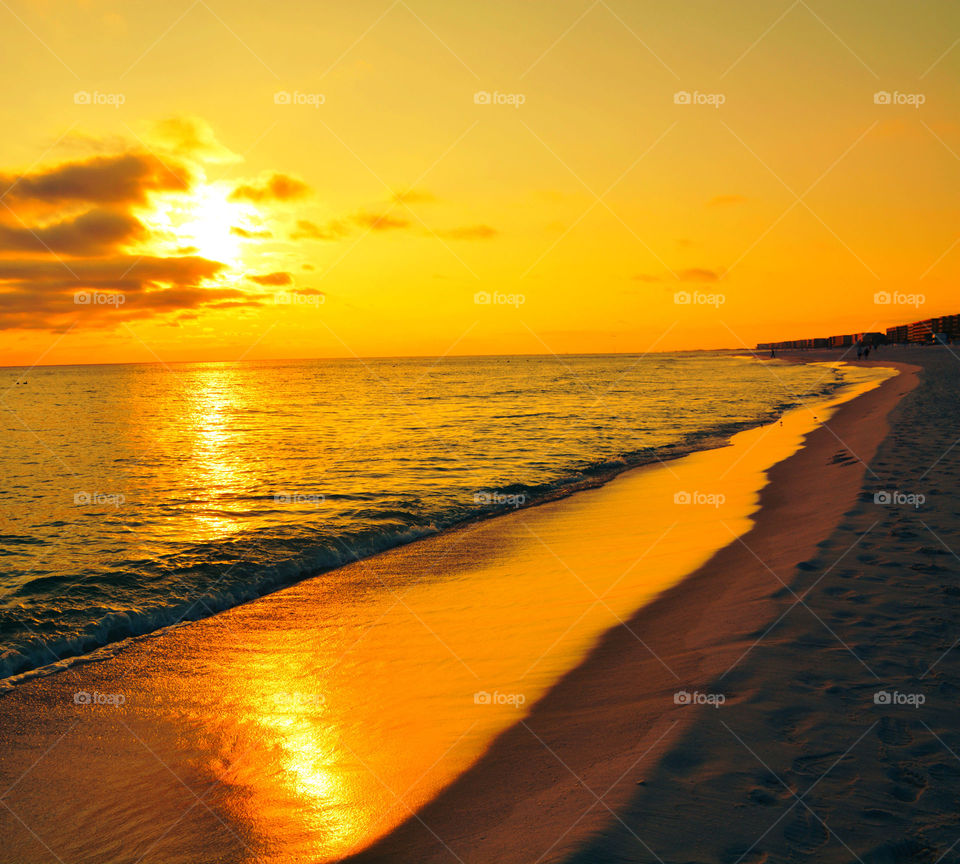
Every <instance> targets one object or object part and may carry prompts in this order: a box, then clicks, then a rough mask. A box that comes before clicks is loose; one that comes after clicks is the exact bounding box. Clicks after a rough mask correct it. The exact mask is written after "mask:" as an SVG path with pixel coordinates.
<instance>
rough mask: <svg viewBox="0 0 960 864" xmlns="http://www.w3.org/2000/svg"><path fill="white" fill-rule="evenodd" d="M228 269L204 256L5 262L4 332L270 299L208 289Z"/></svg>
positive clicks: (0, 316) (101, 323) (1, 274)
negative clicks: (77, 320)
mask: <svg viewBox="0 0 960 864" xmlns="http://www.w3.org/2000/svg"><path fill="white" fill-rule="evenodd" d="M223 268H224V265H223V264H221V263H220V262H218V261H210V260H208V259H206V258H201V257H197V256H186V257H179V258H162V257H156V256H133V255H116V256H112V257H104V258H98V259H81V260H76V261H69V262H62V261H56V260H53V259H50V258H45V259H40V260H38V259H17V260H6V259H0V329H9V328H13V327H19V328H22V329H34V330H55V329H62V328H63V327H64V326H66V323H67V322H69V321H70V320H75V319H76V318H77V317H82V319H83V320H84V323H85V324H87V325H88V326H94V327H106V326H113V325H115V324H117V323H119V322H120V321H122V320H129V319H133V318H143V317H150V316H154V315H157V314H162V313H167V312H172V311H176V310H179V309H198V308H201V307H211V308H216V307H217V305H218V304H222V303H223V302H224V301H229V302H240V303H243V304H245V305H250V304H259V303H260V302H261V300H262V298H263V295H259V294H249V293H247V292H245V291H242V290H240V289H238V288H225V287H208V286H207V285H205V284H204V283H205V282H207V280H210V279H212V278H214V277H215V276H217V275H218V274H219V273H220V272H221V271H222V270H223ZM78 294H86V295H87V302H84V301H83V300H82V299H81V300H80V301H79V302H78V298H77V295H78ZM94 295H96V297H94ZM91 298H93V299H91ZM96 298H99V300H97V299H96Z"/></svg>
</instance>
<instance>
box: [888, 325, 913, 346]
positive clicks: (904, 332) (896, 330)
mask: <svg viewBox="0 0 960 864" xmlns="http://www.w3.org/2000/svg"><path fill="white" fill-rule="evenodd" d="M909 331H910V325H909V324H898V325H897V326H896V327H888V328H887V342H895V343H897V342H906V341H908V339H907V337H908V335H909Z"/></svg>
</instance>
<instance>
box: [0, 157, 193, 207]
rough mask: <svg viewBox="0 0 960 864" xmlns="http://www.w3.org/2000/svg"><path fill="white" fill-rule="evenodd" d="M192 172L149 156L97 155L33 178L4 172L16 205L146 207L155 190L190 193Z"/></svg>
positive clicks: (5, 187) (3, 182)
mask: <svg viewBox="0 0 960 864" xmlns="http://www.w3.org/2000/svg"><path fill="white" fill-rule="evenodd" d="M190 184H191V174H190V172H189V171H188V170H187V168H186V167H185V166H184V165H182V164H180V163H169V162H162V161H161V160H160V159H158V158H157V157H156V156H152V155H149V154H145V153H123V154H120V155H115V156H95V157H93V158H92V159H85V160H81V161H75V162H67V163H64V164H61V165H57V166H55V167H53V168H47V169H45V170H42V171H37V172H34V173H31V174H20V175H16V174H0V196H4V197H5V200H6V201H7V202H9V203H11V204H14V205H15V204H17V203H24V204H27V205H29V204H30V203H36V202H39V203H42V204H65V203H69V204H76V203H83V204H118V205H119V204H144V203H146V201H147V197H148V195H149V194H150V193H151V192H185V191H187V190H188V189H189V188H190Z"/></svg>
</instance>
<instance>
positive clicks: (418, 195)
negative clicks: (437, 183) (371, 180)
mask: <svg viewBox="0 0 960 864" xmlns="http://www.w3.org/2000/svg"><path fill="white" fill-rule="evenodd" d="M393 200H394V201H396V202H397V203H398V204H430V203H433V202H434V201H436V200H437V199H436V196H435V195H434V194H433V193H432V192H427V191H426V190H425V189H401V190H399V191H397V192H394V193H393Z"/></svg>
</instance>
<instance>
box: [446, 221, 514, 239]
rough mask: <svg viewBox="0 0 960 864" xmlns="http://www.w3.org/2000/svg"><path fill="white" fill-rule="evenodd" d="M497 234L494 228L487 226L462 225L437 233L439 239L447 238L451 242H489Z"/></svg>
mask: <svg viewBox="0 0 960 864" xmlns="http://www.w3.org/2000/svg"><path fill="white" fill-rule="evenodd" d="M499 233H500V232H499V231H497V229H496V228H491V227H490V226H489V225H464V226H462V227H460V228H450V229H447V230H446V231H438V232H437V234H439V235H440V236H441V237H449V238H450V239H451V240H489V239H490V238H491V237H496V236H497V235H498V234H499Z"/></svg>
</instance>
